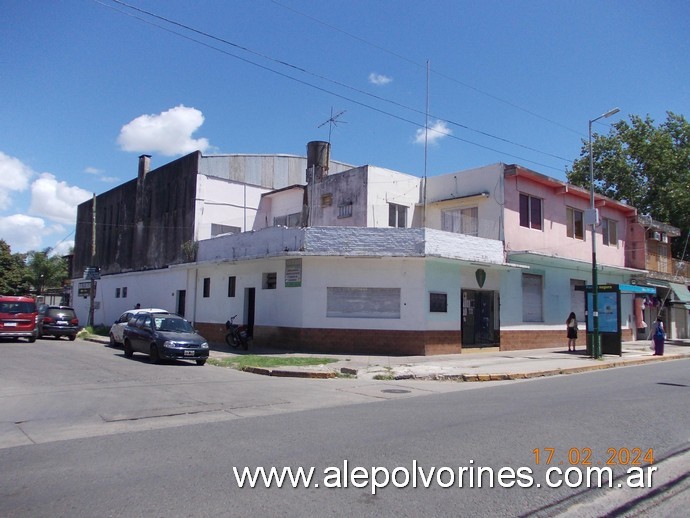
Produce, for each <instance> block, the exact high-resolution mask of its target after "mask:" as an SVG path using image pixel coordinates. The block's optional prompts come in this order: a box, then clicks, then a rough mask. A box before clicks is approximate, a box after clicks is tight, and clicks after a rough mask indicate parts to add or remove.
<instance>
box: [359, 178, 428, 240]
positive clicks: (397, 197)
mask: <svg viewBox="0 0 690 518" xmlns="http://www.w3.org/2000/svg"><path fill="white" fill-rule="evenodd" d="M421 181H422V179H421V178H418V177H416V176H411V175H409V174H405V173H399V172H397V171H391V170H390V169H383V168H381V167H376V166H367V179H366V188H367V201H366V204H367V227H384V228H387V227H388V207H389V204H390V203H394V204H396V205H404V206H406V207H407V208H408V210H407V227H408V228H409V227H411V226H412V222H413V220H414V212H415V210H416V206H417V204H419V203H420V202H421V198H420V185H421Z"/></svg>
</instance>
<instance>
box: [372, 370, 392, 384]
mask: <svg viewBox="0 0 690 518" xmlns="http://www.w3.org/2000/svg"><path fill="white" fill-rule="evenodd" d="M384 369H385V370H386V372H385V373H384V374H377V375H376V376H374V379H375V380H382V381H390V380H394V379H395V373H394V372H393V369H392V368H391V367H384Z"/></svg>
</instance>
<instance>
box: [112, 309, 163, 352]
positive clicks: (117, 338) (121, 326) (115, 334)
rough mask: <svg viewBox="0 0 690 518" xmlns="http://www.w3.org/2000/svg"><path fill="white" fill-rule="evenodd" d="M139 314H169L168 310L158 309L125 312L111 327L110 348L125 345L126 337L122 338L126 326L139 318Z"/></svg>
mask: <svg viewBox="0 0 690 518" xmlns="http://www.w3.org/2000/svg"><path fill="white" fill-rule="evenodd" d="M139 313H162V314H165V315H167V314H168V312H167V311H166V310H164V309H157V308H142V309H129V310H127V311H125V312H124V313H122V315H120V318H118V319H117V320H116V321H115V323H114V324H113V325H112V326H110V333H109V334H110V347H116V346H121V345H123V344H124V343H125V340H124V337H123V336H122V334H123V331H124V330H125V326H126V325H127V322H129V321H130V319H132V318H133V317H135V316H137V315H138V314H139Z"/></svg>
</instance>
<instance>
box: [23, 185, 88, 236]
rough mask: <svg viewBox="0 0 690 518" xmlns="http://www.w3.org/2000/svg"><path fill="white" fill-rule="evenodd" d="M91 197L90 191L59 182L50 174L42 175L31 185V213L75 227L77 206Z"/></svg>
mask: <svg viewBox="0 0 690 518" xmlns="http://www.w3.org/2000/svg"><path fill="white" fill-rule="evenodd" d="M91 196H92V194H91V193H90V192H89V191H86V190H84V189H82V188H80V187H72V186H69V185H67V184H66V183H65V182H59V181H58V180H57V179H56V178H55V176H53V175H52V174H50V173H42V174H41V175H40V176H39V178H38V179H37V180H36V181H34V182H33V183H32V184H31V206H30V207H29V213H30V214H34V215H37V216H41V217H44V218H47V219H49V220H52V221H56V222H58V223H64V224H65V225H74V224H75V222H76V220H77V205H79V204H80V203H82V202H84V201H86V200H88V199H89V198H91Z"/></svg>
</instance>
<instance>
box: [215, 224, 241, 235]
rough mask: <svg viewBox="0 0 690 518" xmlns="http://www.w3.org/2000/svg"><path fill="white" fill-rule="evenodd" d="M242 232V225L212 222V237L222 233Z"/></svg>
mask: <svg viewBox="0 0 690 518" xmlns="http://www.w3.org/2000/svg"><path fill="white" fill-rule="evenodd" d="M240 232H242V229H241V228H240V227H233V226H230V225H219V224H217V223H211V237H214V236H219V235H221V234H239V233H240Z"/></svg>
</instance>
